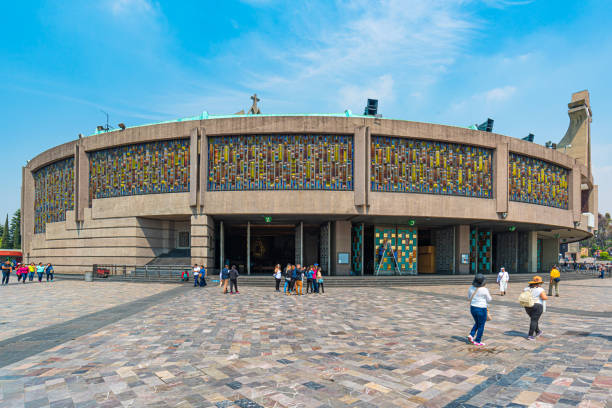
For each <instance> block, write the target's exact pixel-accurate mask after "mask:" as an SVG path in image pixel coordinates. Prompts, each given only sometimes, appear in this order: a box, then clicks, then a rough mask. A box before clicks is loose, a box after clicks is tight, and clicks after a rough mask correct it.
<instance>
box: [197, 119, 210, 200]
mask: <svg viewBox="0 0 612 408" xmlns="http://www.w3.org/2000/svg"><path fill="white" fill-rule="evenodd" d="M198 148H199V152H200V154H199V157H200V162H199V163H198V166H199V170H198V171H199V172H200V178H199V180H200V187H199V192H198V195H199V197H198V203H199V205H200V206H201V208H202V211H203V210H204V196H205V194H206V191H207V190H208V137H207V136H206V129H205V128H203V127H201V128H200V144H199V147H198Z"/></svg>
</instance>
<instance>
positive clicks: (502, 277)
mask: <svg viewBox="0 0 612 408" xmlns="http://www.w3.org/2000/svg"><path fill="white" fill-rule="evenodd" d="M509 280H510V275H508V272H506V268H504V267H503V266H502V268H501V269H500V271H499V274H497V283H499V295H500V296H504V295H505V294H506V289H508V281H509Z"/></svg>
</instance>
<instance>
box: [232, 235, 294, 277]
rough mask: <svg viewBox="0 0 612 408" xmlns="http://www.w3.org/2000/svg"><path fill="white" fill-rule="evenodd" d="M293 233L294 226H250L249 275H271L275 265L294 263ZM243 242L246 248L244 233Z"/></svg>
mask: <svg viewBox="0 0 612 408" xmlns="http://www.w3.org/2000/svg"><path fill="white" fill-rule="evenodd" d="M295 232H296V231H295V225H253V224H251V273H252V274H253V273H270V274H271V273H272V272H273V271H274V265H276V264H281V267H283V268H284V267H285V265H287V264H288V263H294V262H295ZM243 242H244V245H245V246H246V231H245V234H244V238H243ZM244 253H245V254H246V250H245V252H244Z"/></svg>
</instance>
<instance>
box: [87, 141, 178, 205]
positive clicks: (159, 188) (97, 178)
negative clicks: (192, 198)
mask: <svg viewBox="0 0 612 408" xmlns="http://www.w3.org/2000/svg"><path fill="white" fill-rule="evenodd" d="M186 191H189V139H177V140H163V141H158V142H148V143H139V144H133V145H127V146H119V147H114V148H111V149H105V150H98V151H96V152H92V153H90V154H89V198H90V200H91V199H94V198H108V197H121V196H131V195H140V194H158V193H182V192H186Z"/></svg>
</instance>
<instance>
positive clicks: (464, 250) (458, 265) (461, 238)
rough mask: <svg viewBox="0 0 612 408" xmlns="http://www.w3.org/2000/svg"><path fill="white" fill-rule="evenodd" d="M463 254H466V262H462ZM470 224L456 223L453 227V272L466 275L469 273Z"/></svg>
mask: <svg viewBox="0 0 612 408" xmlns="http://www.w3.org/2000/svg"><path fill="white" fill-rule="evenodd" d="M463 254H467V256H468V263H462V262H461V260H462V259H461V258H462V255H463ZM469 259H470V226H469V225H457V226H456V227H455V274H459V275H468V274H469V273H470V263H469Z"/></svg>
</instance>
